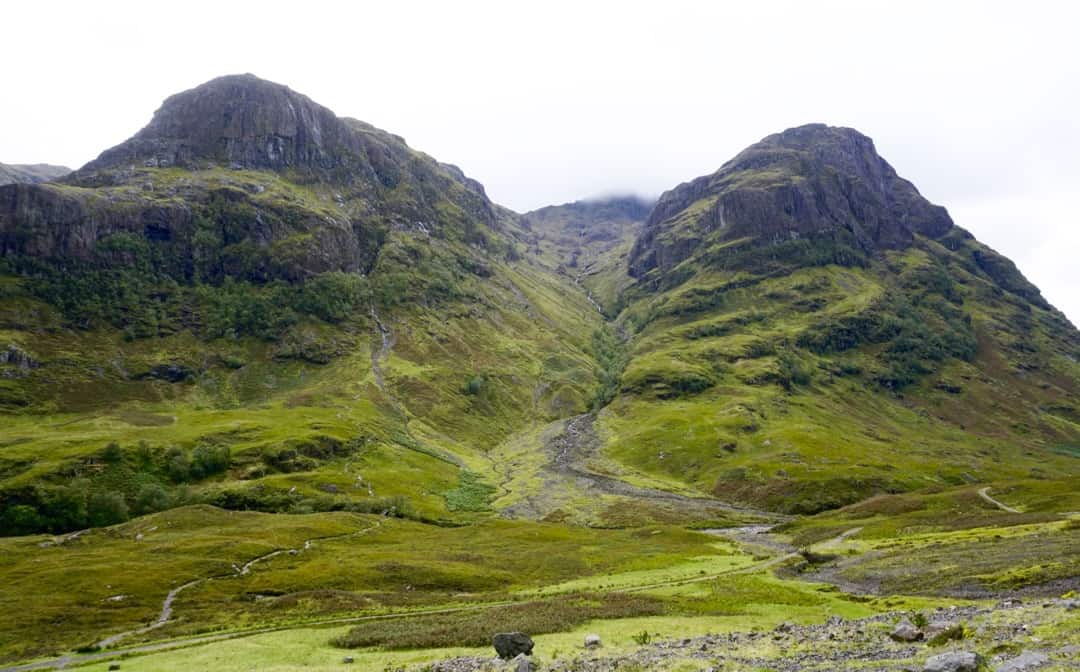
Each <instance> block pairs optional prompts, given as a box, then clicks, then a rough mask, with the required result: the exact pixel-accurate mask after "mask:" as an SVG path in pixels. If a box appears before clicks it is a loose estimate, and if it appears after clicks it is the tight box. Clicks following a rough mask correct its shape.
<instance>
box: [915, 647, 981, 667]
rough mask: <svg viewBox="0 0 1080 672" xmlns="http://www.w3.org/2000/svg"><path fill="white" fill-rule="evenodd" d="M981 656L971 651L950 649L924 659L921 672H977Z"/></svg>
mask: <svg viewBox="0 0 1080 672" xmlns="http://www.w3.org/2000/svg"><path fill="white" fill-rule="evenodd" d="M982 664H983V659H982V656H980V655H979V654H977V653H975V652H973V651H950V652H948V653H942V654H938V655H936V656H933V657H932V658H930V659H929V660H927V661H926V665H924V666H923V672H978V670H979V666H980V665H982Z"/></svg>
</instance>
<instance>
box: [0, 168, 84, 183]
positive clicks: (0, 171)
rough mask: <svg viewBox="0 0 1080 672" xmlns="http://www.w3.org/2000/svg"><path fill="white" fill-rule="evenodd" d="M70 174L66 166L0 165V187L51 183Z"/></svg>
mask: <svg viewBox="0 0 1080 672" xmlns="http://www.w3.org/2000/svg"><path fill="white" fill-rule="evenodd" d="M70 172H71V169H70V168H68V167H67V166H53V165H50V164H48V163H33V164H8V163H0V185H4V184H38V183H39V182H51V181H53V180H58V179H60V178H61V177H63V176H65V175H67V174H68V173H70Z"/></svg>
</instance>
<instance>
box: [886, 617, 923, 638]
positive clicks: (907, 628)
mask: <svg viewBox="0 0 1080 672" xmlns="http://www.w3.org/2000/svg"><path fill="white" fill-rule="evenodd" d="M889 637H891V638H892V639H893V640H894V641H897V642H917V641H919V640H921V639H922V638H923V633H922V631H921V630H919V629H918V628H916V627H915V625H914V624H913V623H912V622H911V621H909V620H908V619H906V618H905V619H903V620H901V621H900V622H899V623H897V624H896V627H895V628H893V630H892V632H890V633H889Z"/></svg>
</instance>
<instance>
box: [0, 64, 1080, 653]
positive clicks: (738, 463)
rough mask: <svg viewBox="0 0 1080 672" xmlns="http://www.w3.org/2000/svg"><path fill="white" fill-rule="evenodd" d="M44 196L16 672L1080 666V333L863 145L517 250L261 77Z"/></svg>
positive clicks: (0, 398) (31, 311) (12, 641)
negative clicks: (74, 670) (1079, 612)
mask: <svg viewBox="0 0 1080 672" xmlns="http://www.w3.org/2000/svg"><path fill="white" fill-rule="evenodd" d="M723 158H724V157H717V162H716V165H721V162H722V160H723ZM5 170H6V168H5ZM912 177H917V176H912ZM32 178H33V179H30V178H27V179H21V178H20V179H17V180H14V182H17V183H13V184H5V185H3V186H0V255H2V258H0V535H2V538H0V604H3V605H4V608H3V609H0V633H2V634H3V636H0V671H14V670H28V669H48V668H56V667H63V666H69V665H74V664H79V665H84V664H85V665H87V666H88V668H87V669H108V668H109V667H112V666H116V665H120V666H121V668H122V669H124V670H128V669H131V670H159V669H220V670H225V671H231V670H237V671H239V670H241V669H252V668H253V667H257V668H259V669H264V668H265V669H282V670H292V669H316V670H331V669H334V670H336V669H340V668H341V666H342V665H353V666H355V667H356V669H385V670H400V669H406V670H416V669H441V670H481V669H484V670H486V669H491V670H495V669H498V670H503V669H506V668H508V667H509V668H510V669H516V670H536V669H544V670H564V671H566V672H569V671H570V670H613V669H620V670H633V669H649V670H653V669H656V670H680V669H716V670H720V669H724V670H728V669H731V670H750V669H762V668H767V669H778V670H837V669H883V670H900V669H926V670H930V669H957V670H959V669H971V668H973V667H974V668H976V669H981V668H985V667H986V666H987V665H989V666H994V667H998V668H999V669H1008V670H1017V669H1040V670H1042V669H1045V670H1066V669H1073V668H1071V667H1069V665H1070V664H1072V663H1071V660H1072V659H1073V658H1075V655H1076V651H1077V650H1080V649H1078V648H1077V647H1080V628H1078V627H1077V624H1076V620H1075V617H1074V616H1073V614H1074V613H1075V609H1074V606H1075V603H1076V599H1077V598H1076V592H1077V591H1080V524H1078V522H1077V513H1076V512H1077V511H1080V494H1078V493H1080V363H1078V362H1080V332H1077V330H1076V328H1075V327H1074V326H1073V325H1072V324H1071V323H1070V322H1069V320H1068V319H1067V318H1066V317H1065V316H1064V315H1063V314H1062V313H1061V312H1060V311H1058V310H1057V309H1055V308H1054V307H1053V306H1052V305H1051V304H1050V303H1049V302H1048V301H1047V300H1046V299H1045V298H1044V297H1043V296H1042V294H1041V293H1040V291H1039V289H1038V288H1037V287H1035V286H1034V285H1033V284H1032V283H1030V282H1029V281H1028V280H1027V279H1026V278H1025V277H1024V276H1023V274H1022V273H1021V272H1020V271H1019V270H1018V269H1017V268H1016V266H1015V265H1014V264H1013V263H1012V262H1011V261H1009V260H1008V259H1007V258H1006V257H1005V256H1003V255H1002V254H999V253H998V252H996V251H994V250H992V249H990V248H989V247H987V246H986V245H984V244H983V243H981V242H979V241H978V240H976V239H975V238H974V237H973V236H972V235H971V234H970V233H968V232H967V231H965V230H964V229H963V228H961V226H960V225H962V224H963V222H958V223H954V222H953V221H952V219H951V217H950V216H949V214H948V212H947V211H946V210H945V208H944V207H942V206H939V205H934V204H932V203H930V202H928V201H927V200H926V199H925V198H923V197H922V196H921V195H920V193H919V192H918V190H917V189H916V187H915V186H914V185H913V184H912V182H909V181H908V180H906V179H904V178H902V177H900V176H898V175H897V174H896V171H895V170H893V168H892V167H891V166H890V165H889V164H888V163H887V162H886V160H885V159H884V158H882V157H881V156H879V155H878V153H877V151H876V149H875V147H874V143H873V141H871V140H870V138H869V137H867V136H865V135H863V134H861V133H860V132H858V131H855V130H853V129H848V128H836V127H831V126H826V125H822V124H811V125H807V126H801V127H798V128H792V129H788V130H785V131H782V132H780V133H777V134H775V135H770V136H769V137H767V138H765V139H764V140H761V141H760V142H758V143H756V144H753V145H751V146H750V147H748V148H747V149H746V150H744V151H742V152H740V153H739V154H738V155H737V156H736V157H735V158H733V159H731V160H730V161H728V162H727V163H723V164H722V165H721V167H720V168H719V170H717V171H716V172H714V173H712V174H710V175H705V176H701V177H697V178H695V179H691V180H690V181H688V182H686V183H684V184H681V185H678V186H676V187H674V188H672V189H670V190H668V191H666V192H665V193H663V194H662V195H661V196H660V198H659V199H658V200H653V199H648V198H640V197H637V196H632V195H620V196H610V197H605V198H593V199H583V200H580V201H575V202H571V203H566V204H562V205H553V206H548V207H544V208H540V209H537V210H534V211H532V212H527V213H517V212H514V211H512V210H510V209H508V208H505V207H503V206H500V205H498V204H497V203H495V202H493V201H492V200H491V199H490V198H489V197H488V195H487V193H486V192H485V190H484V188H483V187H482V186H481V185H480V184H479V183H478V182H476V181H475V180H473V179H471V178H469V177H467V176H466V175H465V173H464V172H463V171H461V170H460V169H458V168H457V167H455V166H453V165H451V164H447V163H442V162H440V161H438V160H436V159H435V158H432V157H430V156H428V155H426V154H424V153H423V152H421V151H418V150H417V149H414V148H412V147H410V146H409V145H408V144H407V143H406V142H405V140H403V139H402V138H401V137H399V136H397V135H394V134H393V133H390V132H387V131H383V130H380V129H377V128H375V127H373V126H371V125H369V124H366V123H364V122H361V121H357V120H355V119H351V118H348V117H340V116H338V115H337V114H336V113H335V112H333V111H331V110H329V109H327V108H325V107H323V106H321V105H319V104H318V103H316V102H314V101H312V100H311V99H309V98H308V97H306V96H304V95H302V94H300V93H297V92H295V91H293V90H291V89H290V88H288V87H286V86H283V85H281V84H276V83H273V82H268V81H264V80H261V79H259V78H257V77H255V76H253V75H234V76H227V77H221V78H219V79H215V80H212V81H210V82H207V83H205V84H202V85H200V86H197V87H195V88H193V89H191V90H188V91H184V92H181V93H178V94H176V95H174V96H172V97H170V98H168V99H167V100H166V101H165V102H164V103H163V104H162V105H161V107H160V108H159V109H158V110H157V112H155V113H154V114H153V116H152V118H151V120H150V123H149V124H147V126H146V127H145V128H143V129H142V130H140V131H138V132H137V133H136V134H135V135H134V136H132V137H131V139H129V140H127V141H125V142H123V143H121V144H120V145H118V146H116V147H113V148H111V149H106V150H105V151H104V152H102V153H101V155H100V156H99V157H98V158H97V159H96V160H94V161H91V162H90V163H88V164H87V165H85V166H83V167H82V168H79V169H78V170H76V171H74V172H72V173H70V174H65V173H64V172H61V171H57V172H50V173H46V172H43V171H37V172H36V173H33V175H32ZM39 178H41V179H39ZM958 224H959V225H958ZM601 643H602V645H601ZM346 650H347V651H346ZM344 654H348V655H344ZM496 656H499V657H498V658H497V657H496ZM120 658H123V660H122V661H120ZM118 661H119V662H118ZM5 666H6V667H5ZM27 666H28V667H27Z"/></svg>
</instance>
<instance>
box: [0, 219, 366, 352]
mask: <svg viewBox="0 0 1080 672" xmlns="http://www.w3.org/2000/svg"><path fill="white" fill-rule="evenodd" d="M118 237H128V234H116V235H113V236H111V237H110V238H108V239H106V241H112V240H113V239H114V238H118ZM104 244H105V242H104V241H103V242H102V243H101V244H99V248H100V247H101V246H102V245H104ZM145 249H146V252H145V253H146V254H147V255H149V256H151V257H152V256H154V255H152V254H151V252H150V250H151V248H148V247H147V248H145ZM102 254H104V253H102ZM160 268H161V267H160V266H158V265H156V264H154V263H139V264H133V265H117V266H108V267H105V266H98V265H95V264H68V265H66V266H65V267H64V268H60V267H56V266H53V265H51V264H48V263H44V262H42V261H40V260H36V259H31V258H11V259H5V260H3V261H2V262H0V274H16V275H22V276H24V277H27V278H28V281H27V283H26V287H27V289H28V290H29V291H30V292H31V293H32V294H33V295H34V296H35V297H37V298H39V299H41V300H42V301H45V302H46V303H49V304H51V305H53V306H55V307H56V308H57V309H59V311H60V312H61V314H63V315H64V318H65V320H66V321H67V322H68V323H69V324H71V325H72V326H74V327H77V328H91V327H93V326H96V325H110V326H113V327H116V328H118V329H122V330H123V331H124V333H125V335H126V336H127V337H128V338H129V339H136V338H146V337H156V336H163V335H168V334H171V333H175V332H177V331H180V330H182V329H190V330H192V331H194V332H196V333H199V334H201V335H202V336H204V337H206V338H217V337H222V336H254V337H257V338H261V339H264V340H277V339H278V338H280V337H281V335H282V334H283V333H284V332H285V330H286V329H287V328H288V327H289V326H291V325H293V324H295V323H297V322H299V321H301V320H302V319H304V318H306V317H309V318H315V319H318V320H322V321H324V322H328V323H340V322H343V321H345V320H347V319H348V318H349V317H350V316H353V315H356V314H360V313H363V312H364V310H365V308H366V307H367V306H368V305H369V304H370V302H371V297H372V292H371V288H370V286H369V283H368V280H367V279H366V278H365V277H363V276H361V275H359V274H356V273H344V272H338V271H331V272H327V273H321V274H319V275H316V276H313V277H311V278H308V279H306V280H304V281H302V282H295V283H290V282H285V281H283V280H274V281H270V282H265V283H259V282H253V281H251V280H243V279H235V278H232V277H227V278H224V279H223V280H221V281H220V282H219V283H218V284H208V283H203V282H194V283H191V284H186V283H181V282H178V281H177V280H176V279H174V278H173V277H171V276H169V275H167V274H165V273H163V272H161V271H160V270H159V269H160Z"/></svg>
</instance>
